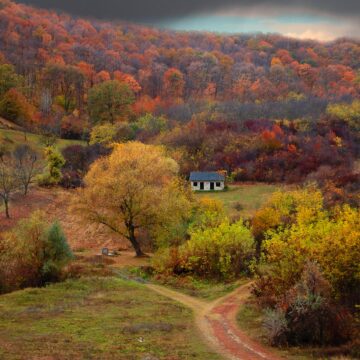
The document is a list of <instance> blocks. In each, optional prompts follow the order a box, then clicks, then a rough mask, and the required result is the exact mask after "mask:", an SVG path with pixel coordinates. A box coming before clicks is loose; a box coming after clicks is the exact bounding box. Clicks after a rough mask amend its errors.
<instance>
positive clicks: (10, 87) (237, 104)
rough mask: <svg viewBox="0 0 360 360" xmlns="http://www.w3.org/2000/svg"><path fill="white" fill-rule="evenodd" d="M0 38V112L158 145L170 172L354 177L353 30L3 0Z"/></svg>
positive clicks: (358, 85) (49, 129) (87, 135)
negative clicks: (284, 30) (226, 29)
mask: <svg viewBox="0 0 360 360" xmlns="http://www.w3.org/2000/svg"><path fill="white" fill-rule="evenodd" d="M0 37H1V38H0V64H1V65H0V116H2V117H4V118H6V119H8V120H12V121H14V122H15V123H17V124H18V125H21V126H23V127H25V128H27V129H28V130H30V131H33V132H40V133H46V134H54V135H56V136H61V137H63V138H69V139H85V140H87V141H88V142H90V143H91V144H93V145H94V144H97V145H98V144H99V143H100V144H102V145H104V144H106V143H108V142H111V141H127V140H135V139H136V140H140V141H143V142H147V143H155V144H159V143H160V144H165V145H167V147H168V148H169V149H171V151H172V153H173V154H172V156H173V157H174V158H175V159H176V160H177V161H178V162H179V163H180V166H181V173H182V174H184V175H186V174H188V172H189V171H190V170H195V169H209V170H218V169H225V170H227V171H228V173H229V174H230V175H231V176H232V177H233V178H234V179H235V180H250V181H254V180H255V181H270V182H283V181H287V182H299V181H303V180H306V179H310V180H311V179H312V180H318V181H319V182H320V183H321V182H323V183H324V182H325V179H326V182H327V184H326V186H328V187H331V186H335V187H337V186H341V188H342V189H346V186H347V184H352V183H353V182H354V179H355V178H354V177H356V175H354V170H353V169H354V166H355V165H354V161H355V160H356V159H357V157H358V154H359V131H358V130H359V116H360V103H359V95H360V72H359V71H360V43H359V41H358V40H350V39H339V40H337V41H334V42H331V43H320V42H316V41H310V40H309V41H303V40H297V39H293V38H286V37H283V36H281V35H277V34H267V35H266V34H258V35H244V34H239V35H221V34H214V33H197V32H194V33H192V32H174V31H169V30H158V29H155V28H149V27H145V26H141V25H134V24H127V23H116V22H105V21H98V20H86V19H81V18H75V17H72V16H70V15H66V14H63V13H57V12H54V11H49V10H41V9H36V8H32V7H28V6H25V5H20V4H17V3H15V2H12V1H9V0H1V1H0ZM114 94H115V95H114ZM86 151H89V150H86ZM86 151H85V150H84V152H86ZM100 152H101V151H100ZM71 153H72V150H71V149H70V150H68V151H67V152H66V154H67V155H68V159H67V164H68V165H67V166H68V167H70V168H71V169H72V170H73V169H74V168H75V169H76V170H79V169H78V167H77V165H76V166H75V165H73V164H71V165H69V164H70V163H71V162H70V161H69V157H70V156H71ZM80 170H82V171H83V172H85V169H80ZM330 173H331V174H330ZM330 175H331V176H330ZM69 176H70V175H69ZM70 177H71V176H70ZM330 178H332V179H333V180H332V183H331V184H330V183H329V181H328V180H329V179H330ZM70 182H71V181H70ZM350 188H351V189H350ZM353 190H354V188H353V186H352V185H351V186H350V185H349V191H350V192H352V191H353ZM343 191H344V190H343ZM345 192H346V191H345ZM336 196H338V195H336ZM341 196H342V195H341Z"/></svg>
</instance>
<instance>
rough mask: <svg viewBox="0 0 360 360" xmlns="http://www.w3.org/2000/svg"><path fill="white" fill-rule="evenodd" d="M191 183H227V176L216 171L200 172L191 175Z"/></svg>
mask: <svg viewBox="0 0 360 360" xmlns="http://www.w3.org/2000/svg"><path fill="white" fill-rule="evenodd" d="M190 181H225V176H224V175H221V174H219V173H217V172H215V171H213V172H209V171H198V172H192V173H190Z"/></svg>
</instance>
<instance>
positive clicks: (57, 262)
mask: <svg viewBox="0 0 360 360" xmlns="http://www.w3.org/2000/svg"><path fill="white" fill-rule="evenodd" d="M45 218H46V215H45V214H44V213H42V212H40V211H37V212H35V213H33V214H32V215H31V216H30V218H29V219H25V220H22V221H20V222H19V223H18V225H17V227H16V229H14V230H13V231H11V232H9V233H7V234H4V236H3V240H2V242H1V247H0V279H1V280H0V291H1V292H9V291H13V290H17V289H21V288H25V287H29V286H42V285H44V284H46V283H48V282H51V281H57V280H59V279H60V277H61V272H62V269H63V267H64V266H65V265H66V264H67V263H68V262H69V261H70V260H71V258H72V253H71V251H70V248H69V246H68V244H67V241H66V237H65V236H64V234H63V232H62V230H61V227H60V225H59V224H58V223H54V224H52V225H50V226H49V224H48V223H47V221H46V220H45Z"/></svg>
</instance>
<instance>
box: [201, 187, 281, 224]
mask: <svg viewBox="0 0 360 360" xmlns="http://www.w3.org/2000/svg"><path fill="white" fill-rule="evenodd" d="M279 189H280V187H279V186H277V185H267V184H244V185H231V186H229V189H228V190H227V191H222V192H207V193H206V192H204V193H200V192H197V193H196V196H197V197H199V198H201V197H211V198H214V199H217V200H221V201H222V202H223V203H224V206H225V209H226V210H227V211H228V214H229V216H230V217H234V218H235V217H244V218H248V217H250V216H252V215H253V214H254V212H255V211H256V210H258V209H259V208H260V207H261V205H262V204H263V203H264V202H265V201H266V200H267V199H268V198H269V197H270V196H271V194H272V193H273V192H275V191H276V190H279Z"/></svg>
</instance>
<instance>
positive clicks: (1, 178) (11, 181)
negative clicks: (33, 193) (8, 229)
mask: <svg viewBox="0 0 360 360" xmlns="http://www.w3.org/2000/svg"><path fill="white" fill-rule="evenodd" d="M20 187H21V182H20V181H19V178H18V176H17V174H16V165H15V161H14V158H13V156H11V154H9V153H1V154H0V198H2V199H3V202H4V205H5V215H6V217H7V218H8V219H9V218H10V213H9V202H10V199H11V196H12V194H13V193H14V192H15V191H16V190H18V189H19V188H20Z"/></svg>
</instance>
